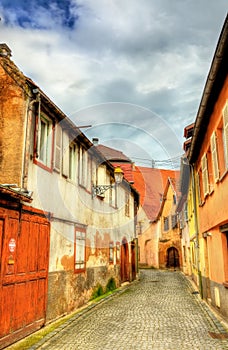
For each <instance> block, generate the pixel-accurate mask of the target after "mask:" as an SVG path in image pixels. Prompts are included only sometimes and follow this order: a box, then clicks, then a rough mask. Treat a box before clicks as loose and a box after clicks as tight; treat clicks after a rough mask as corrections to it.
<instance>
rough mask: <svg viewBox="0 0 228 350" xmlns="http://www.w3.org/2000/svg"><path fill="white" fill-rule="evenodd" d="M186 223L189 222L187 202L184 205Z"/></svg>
mask: <svg viewBox="0 0 228 350" xmlns="http://www.w3.org/2000/svg"><path fill="white" fill-rule="evenodd" d="M184 221H185V222H187V221H188V203H187V202H186V203H185V205H184Z"/></svg>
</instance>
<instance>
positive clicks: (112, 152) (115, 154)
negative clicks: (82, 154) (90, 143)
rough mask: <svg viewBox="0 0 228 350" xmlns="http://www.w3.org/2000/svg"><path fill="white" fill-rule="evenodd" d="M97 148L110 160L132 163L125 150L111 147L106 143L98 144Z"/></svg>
mask: <svg viewBox="0 0 228 350" xmlns="http://www.w3.org/2000/svg"><path fill="white" fill-rule="evenodd" d="M96 148H97V149H98V150H99V151H100V152H101V153H102V154H103V155H104V156H105V158H106V159H108V160H109V161H110V162H112V161H115V160H117V161H122V162H129V163H132V161H131V160H130V158H128V157H127V156H125V154H123V152H121V151H118V150H116V149H114V148H110V147H107V146H104V145H97V146H96Z"/></svg>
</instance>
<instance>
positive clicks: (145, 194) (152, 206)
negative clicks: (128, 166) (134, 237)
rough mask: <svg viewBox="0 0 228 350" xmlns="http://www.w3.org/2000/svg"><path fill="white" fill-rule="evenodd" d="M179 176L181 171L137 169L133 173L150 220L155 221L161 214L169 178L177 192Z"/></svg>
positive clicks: (141, 200) (136, 186) (141, 201)
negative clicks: (162, 201)
mask: <svg viewBox="0 0 228 350" xmlns="http://www.w3.org/2000/svg"><path fill="white" fill-rule="evenodd" d="M178 176H179V171H174V170H166V169H156V168H146V167H135V171H134V172H133V177H134V187H135V188H136V190H137V191H138V192H139V194H140V204H141V205H142V207H143V209H144V210H145V213H146V215H147V217H148V219H149V220H151V221H153V220H155V219H156V217H157V215H158V213H159V209H160V206H161V200H162V197H163V193H164V191H165V188H166V185H167V181H168V178H172V185H173V187H174V190H175V189H176V181H175V179H177V178H178Z"/></svg>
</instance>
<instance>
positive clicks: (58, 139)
mask: <svg viewBox="0 0 228 350" xmlns="http://www.w3.org/2000/svg"><path fill="white" fill-rule="evenodd" d="M61 149H62V128H61V126H60V125H59V124H56V125H55V156H54V169H55V170H57V171H58V172H60V169H61Z"/></svg>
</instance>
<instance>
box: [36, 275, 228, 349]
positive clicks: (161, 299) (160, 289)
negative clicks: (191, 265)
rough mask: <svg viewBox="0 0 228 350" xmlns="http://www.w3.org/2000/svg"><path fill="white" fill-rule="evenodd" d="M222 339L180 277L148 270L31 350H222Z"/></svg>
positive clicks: (227, 341) (225, 341) (225, 343)
mask: <svg viewBox="0 0 228 350" xmlns="http://www.w3.org/2000/svg"><path fill="white" fill-rule="evenodd" d="M227 334H228V333H227V330H226V329H225V328H224V326H223V325H222V324H221V323H220V322H219V321H218V320H217V319H216V318H215V316H214V314H213V313H212V312H211V310H210V309H209V308H208V306H206V304H205V303H203V302H202V300H201V299H200V297H199V295H198V294H197V293H194V290H193V288H192V285H191V283H190V282H189V281H188V280H187V279H186V277H184V275H183V274H182V273H181V272H179V271H167V270H153V269H150V270H141V272H140V280H139V281H138V282H134V283H133V284H131V285H130V286H129V287H127V288H126V289H124V290H123V291H122V292H121V293H117V294H116V295H114V296H112V297H111V298H110V299H108V300H107V301H105V302H102V303H100V304H99V305H97V306H96V307H94V308H92V309H90V310H85V311H84V312H83V313H82V314H81V315H79V316H78V314H76V315H75V316H74V317H73V318H71V319H70V320H69V321H67V323H65V324H64V325H62V326H61V327H59V328H58V329H57V330H55V331H54V332H53V333H52V334H49V335H48V336H47V337H46V338H44V339H43V340H42V341H41V342H40V343H37V344H36V345H35V346H33V347H31V348H30V350H35V349H43V350H44V349H50V350H51V349H53V350H54V349H55V350H60V349H61V350H65V349H67V350H75V349H77V350H85V349H86V350H100V349H102V350H107V349H114V350H128V349H129V350H133V349H135V350H139V349H140V350H144V349H148V350H149V349H161V350H165V349H168V350H178V349H182V350H183V349H186V350H187V349H188V350H190V349H191V350H193V349H205V350H206V349H207V350H209V349H213V350H214V349H217V350H219V349H224V350H225V349H228V338H227Z"/></svg>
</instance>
